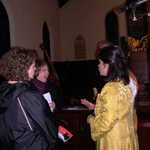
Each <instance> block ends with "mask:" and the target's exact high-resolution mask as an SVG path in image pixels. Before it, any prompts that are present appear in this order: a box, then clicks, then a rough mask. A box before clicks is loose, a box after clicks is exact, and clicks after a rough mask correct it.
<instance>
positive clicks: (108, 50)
mask: <svg viewBox="0 0 150 150" xmlns="http://www.w3.org/2000/svg"><path fill="white" fill-rule="evenodd" d="M97 58H98V59H101V60H102V61H103V62H104V63H106V64H109V70H108V75H107V77H106V78H105V81H106V82H108V81H116V80H118V79H120V80H123V82H124V84H125V85H126V84H129V73H128V61H127V59H126V57H125V55H124V52H123V50H122V49H121V48H120V47H119V46H115V45H113V44H108V45H106V46H104V47H102V48H100V49H99V53H98V56H97Z"/></svg>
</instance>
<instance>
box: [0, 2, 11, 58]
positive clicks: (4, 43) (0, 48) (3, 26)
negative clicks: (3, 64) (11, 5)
mask: <svg viewBox="0 0 150 150" xmlns="http://www.w3.org/2000/svg"><path fill="white" fill-rule="evenodd" d="M9 49H10V31H9V20H8V15H7V12H6V9H5V7H4V6H3V4H2V3H1V2H0V57H1V56H2V55H3V54H4V53H5V52H7V51H8V50H9Z"/></svg>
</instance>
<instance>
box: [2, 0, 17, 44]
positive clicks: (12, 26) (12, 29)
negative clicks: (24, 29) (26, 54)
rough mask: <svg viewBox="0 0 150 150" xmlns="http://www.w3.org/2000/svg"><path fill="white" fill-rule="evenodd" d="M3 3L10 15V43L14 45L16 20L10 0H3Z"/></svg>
mask: <svg viewBox="0 0 150 150" xmlns="http://www.w3.org/2000/svg"><path fill="white" fill-rule="evenodd" d="M1 3H2V4H3V6H4V7H5V10H6V12H7V15H8V21H9V31H10V44H11V46H12V45H14V44H15V21H14V16H13V11H12V10H11V7H10V5H9V2H8V0H1Z"/></svg>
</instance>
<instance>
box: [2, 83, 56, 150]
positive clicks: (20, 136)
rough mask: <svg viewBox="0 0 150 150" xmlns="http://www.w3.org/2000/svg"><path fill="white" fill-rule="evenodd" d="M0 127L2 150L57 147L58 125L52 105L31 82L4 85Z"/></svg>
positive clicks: (51, 148) (42, 149)
mask: <svg viewBox="0 0 150 150" xmlns="http://www.w3.org/2000/svg"><path fill="white" fill-rule="evenodd" d="M18 97H19V99H20V102H21V105H22V107H23V109H24V111H25V114H26V115H27V118H28V120H29V123H27V120H26V119H25V116H24V113H23V111H22V109H21V106H20V105H19V102H18V100H17V99H18ZM29 124H30V125H31V128H30V127H29ZM0 128H1V129H0V149H1V150H9V149H11V150H55V149H56V147H57V140H58V139H57V138H58V136H57V135H58V134H57V128H56V126H55V123H54V120H53V116H52V114H51V111H50V109H49V106H48V104H47V102H46V101H45V100H44V99H43V97H42V96H41V95H40V94H39V93H38V92H37V91H36V90H33V89H31V88H30V84H29V83H17V84H8V83H7V82H4V83H2V84H1V86H0ZM31 129H32V130H31ZM7 133H8V134H7Z"/></svg>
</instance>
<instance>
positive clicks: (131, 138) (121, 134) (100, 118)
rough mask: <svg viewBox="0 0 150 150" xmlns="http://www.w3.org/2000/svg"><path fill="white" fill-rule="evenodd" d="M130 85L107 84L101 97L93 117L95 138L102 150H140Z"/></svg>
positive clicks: (99, 149)
mask: <svg viewBox="0 0 150 150" xmlns="http://www.w3.org/2000/svg"><path fill="white" fill-rule="evenodd" d="M133 98H134V97H133V95H132V91H131V88H130V87H129V85H126V86H125V85H124V84H123V82H122V81H118V82H109V83H107V84H106V85H105V86H104V87H103V89H102V91H101V94H99V95H98V96H97V100H96V105H95V109H94V112H95V116H91V117H90V118H89V122H90V127H91V136H92V139H93V140H94V141H97V144H98V145H99V144H100V147H99V146H97V148H98V150H138V149H139V148H138V140H137V133H136V130H135V128H134V122H133V108H134V100H133Z"/></svg>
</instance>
